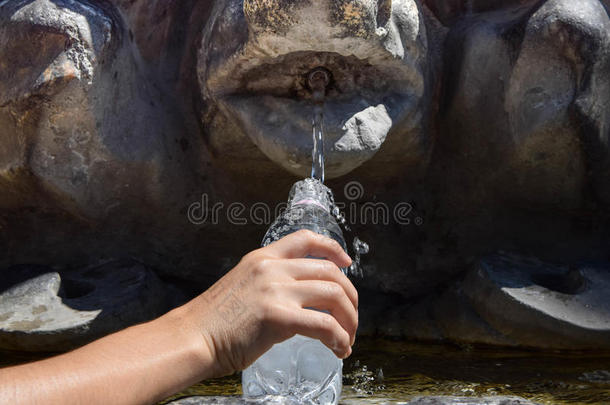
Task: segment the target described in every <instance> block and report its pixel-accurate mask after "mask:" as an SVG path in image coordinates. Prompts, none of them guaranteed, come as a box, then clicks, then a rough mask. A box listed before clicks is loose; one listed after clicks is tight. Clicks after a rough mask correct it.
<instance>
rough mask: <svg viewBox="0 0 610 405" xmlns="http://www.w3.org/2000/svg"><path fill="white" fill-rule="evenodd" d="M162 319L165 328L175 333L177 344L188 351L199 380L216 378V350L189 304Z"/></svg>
mask: <svg viewBox="0 0 610 405" xmlns="http://www.w3.org/2000/svg"><path fill="white" fill-rule="evenodd" d="M160 319H163V320H164V321H165V322H167V325H165V327H167V328H171V330H173V331H175V333H176V339H177V342H176V344H178V345H180V346H181V347H182V348H183V349H184V350H186V352H187V356H188V358H189V362H191V364H192V365H191V367H193V368H194V369H195V370H196V373H197V378H198V380H204V379H208V378H214V377H216V375H215V371H214V370H215V368H216V367H215V366H216V365H215V354H214V350H213V349H214V348H213V347H212V346H211V344H210V341H209V339H207V336H206V335H205V333H204V332H203V330H202V327H201V321H202V320H201V319H200V318H199V317H198V316H197V314H196V313H195V312H194V311H193V310H192V308H190V306H189V304H186V305H183V306H181V307H179V308H176V309H174V310H172V311H170V312H168V313H167V314H166V315H165V316H163V318H160Z"/></svg>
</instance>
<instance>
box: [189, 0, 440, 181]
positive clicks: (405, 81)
mask: <svg viewBox="0 0 610 405" xmlns="http://www.w3.org/2000/svg"><path fill="white" fill-rule="evenodd" d="M390 4H391V6H390ZM379 6H381V7H379ZM240 7H241V2H234V1H228V2H226V5H224V6H220V7H218V9H217V10H216V11H215V13H213V15H212V16H211V21H210V22H209V23H208V28H207V30H206V32H205V34H204V38H203V43H202V46H201V48H200V50H199V59H200V61H199V82H200V85H201V87H202V91H203V94H204V98H205V99H206V101H208V102H209V105H210V107H212V110H210V111H208V112H206V113H205V117H206V118H205V119H207V120H211V124H212V126H211V128H210V131H209V136H210V142H211V144H212V146H215V147H217V148H219V149H220V148H221V147H222V144H226V143H231V144H240V143H244V142H247V137H249V138H250V139H251V140H252V142H254V143H255V144H256V145H257V146H258V148H259V149H260V150H261V151H262V152H263V153H264V154H265V155H266V156H268V157H269V158H270V159H271V160H273V161H274V162H275V163H277V164H279V165H280V166H282V167H284V168H285V169H286V170H288V171H290V172H292V173H294V174H296V175H298V176H306V175H308V173H309V172H310V171H311V149H312V146H313V143H312V139H311V117H312V116H313V109H312V105H311V94H310V91H309V89H308V87H307V83H306V80H305V78H306V76H307V73H308V72H309V71H310V70H311V69H313V68H315V67H318V66H325V67H326V68H328V69H329V70H330V71H331V72H332V75H333V77H332V81H331V85H330V88H329V89H328V91H327V95H326V99H327V102H326V108H325V113H326V114H325V134H326V142H327V145H328V147H327V148H326V155H327V159H328V164H327V177H329V178H332V177H337V176H341V175H344V174H346V173H349V172H350V171H352V170H354V169H355V168H356V167H358V166H360V165H361V164H363V163H364V162H366V161H368V160H369V159H371V158H372V157H373V156H374V155H375V154H376V153H377V152H378V151H379V149H380V148H381V145H382V144H383V143H384V142H385V141H386V138H387V137H388V136H391V135H390V134H391V133H392V132H393V133H401V135H400V137H401V138H402V139H400V140H398V141H397V142H395V143H394V145H395V147H396V150H394V151H393V152H394V153H395V154H396V155H401V159H403V160H408V159H411V160H412V163H413V164H414V165H416V166H417V165H420V164H421V163H422V162H425V161H426V160H427V155H428V153H429V150H430V148H429V146H430V142H429V140H428V139H427V137H426V135H425V134H424V133H423V121H422V118H423V117H422V113H424V112H425V110H426V106H427V105H428V104H429V100H428V98H429V94H427V93H428V92H427V83H426V79H427V69H428V63H427V58H428V44H427V33H426V30H425V25H424V24H423V18H424V17H423V15H422V14H421V10H420V6H419V5H418V4H417V3H416V2H415V1H413V0H399V1H393V2H371V1H330V0H327V1H323V2H319V1H318V2H307V1H297V2H295V1H276V2H265V1H263V2H260V1H245V2H244V3H243V10H241V9H240ZM219 43H222V44H223V46H222V47H219V46H218V45H217V44H219ZM227 120H228V121H231V122H236V123H237V126H236V127H234V128H228V127H227V126H226V125H222V124H221V123H222V122H223V121H227ZM217 122H220V124H217V125H215V123H217ZM396 136H398V135H395V137H396ZM230 152H231V158H232V159H236V160H238V159H243V158H245V157H247V154H245V153H244V152H247V151H240V150H231V151H230ZM240 154H241V155H240ZM404 163H407V162H404Z"/></svg>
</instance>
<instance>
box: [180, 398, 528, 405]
mask: <svg viewBox="0 0 610 405" xmlns="http://www.w3.org/2000/svg"><path fill="white" fill-rule="evenodd" d="M249 403H260V402H254V401H250V402H248V401H245V400H243V399H241V398H239V397H190V398H183V399H179V400H177V401H173V402H170V405H203V404H227V405H229V404H230V405H240V404H249ZM266 403H273V404H276V403H277V404H291V403H294V402H288V401H281V400H277V401H271V402H266ZM341 403H342V404H360V403H368V402H367V400H366V399H365V400H353V401H350V400H347V401H346V400H342V401H341ZM405 403H406V404H407V405H535V404H534V403H533V402H530V401H527V400H525V399H523V398H519V397H500V396H499V397H483V398H473V397H449V396H447V397H443V396H442V397H418V398H415V399H413V400H411V401H409V402H405Z"/></svg>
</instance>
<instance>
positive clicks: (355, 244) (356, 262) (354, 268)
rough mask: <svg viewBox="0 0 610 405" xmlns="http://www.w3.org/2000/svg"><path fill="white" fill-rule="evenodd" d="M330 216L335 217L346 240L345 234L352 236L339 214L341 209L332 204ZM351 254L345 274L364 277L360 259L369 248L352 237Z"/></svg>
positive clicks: (355, 237)
mask: <svg viewBox="0 0 610 405" xmlns="http://www.w3.org/2000/svg"><path fill="white" fill-rule="evenodd" d="M331 214H332V215H333V217H335V220H336V221H337V223H338V224H339V226H340V227H341V228H342V229H343V233H344V236H345V237H346V239H347V234H348V233H350V234H353V232H352V228H351V227H350V226H349V225H348V224H347V220H346V219H345V215H344V214H343V213H342V212H341V209H340V208H339V207H338V206H337V204H336V203H335V202H334V200H333V202H332V209H331ZM350 247H351V252H348V253H351V254H350V256H351V257H352V265H351V266H350V267H349V268H348V269H347V274H348V275H350V276H353V277H359V278H363V277H364V271H363V269H362V263H361V257H362V256H363V255H366V254H367V253H369V251H370V247H369V245H368V243H366V242H363V241H362V240H360V238H359V237H358V236H354V239H353V241H352V245H351V246H350Z"/></svg>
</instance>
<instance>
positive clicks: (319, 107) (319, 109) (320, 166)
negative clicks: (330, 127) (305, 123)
mask: <svg viewBox="0 0 610 405" xmlns="http://www.w3.org/2000/svg"><path fill="white" fill-rule="evenodd" d="M312 126H313V154H312V157H313V163H312V165H311V177H313V178H314V179H317V180H320V181H321V182H322V183H324V104H322V103H316V104H315V105H314V107H313V125H312Z"/></svg>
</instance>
